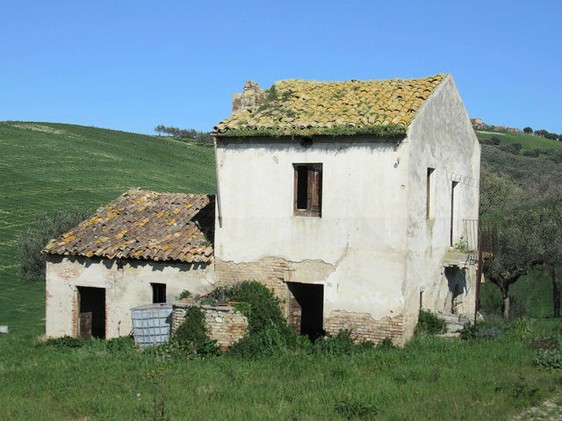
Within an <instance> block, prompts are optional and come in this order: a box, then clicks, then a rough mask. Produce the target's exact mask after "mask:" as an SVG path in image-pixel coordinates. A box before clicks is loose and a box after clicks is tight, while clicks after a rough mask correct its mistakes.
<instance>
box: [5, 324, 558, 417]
mask: <svg viewBox="0 0 562 421" xmlns="http://www.w3.org/2000/svg"><path fill="white" fill-rule="evenodd" d="M536 329H537V327H536V326H535V327H533V328H532V330H533V331H534V330H536ZM549 329H550V330H552V329H553V327H552V326H550V327H549ZM518 332H529V329H528V326H527V325H526V324H523V325H522V327H521V326H520V327H515V328H513V329H512V330H511V333H510V332H504V333H503V334H502V335H500V336H499V337H498V338H497V339H495V340H471V341H460V340H453V341H451V340H445V339H440V338H437V337H431V336H420V337H417V338H415V339H414V340H413V341H412V342H411V343H410V344H408V345H407V346H406V348H404V349H372V350H369V351H366V352H364V353H359V354H354V355H347V356H336V355H317V354H315V355H311V354H308V353H306V352H304V351H299V352H297V353H285V354H281V355H279V356H278V357H276V358H264V359H257V360H247V359H238V358H234V357H228V356H223V357H218V358H209V359H195V360H188V359H167V360H164V359H162V358H161V357H157V356H155V355H153V354H150V353H146V352H145V353H141V352H138V351H135V350H129V351H122V352H113V353H112V352H110V351H108V350H107V349H106V348H105V346H104V343H103V342H102V341H94V342H92V343H90V344H89V345H87V346H86V347H84V348H80V349H58V348H54V347H52V346H45V345H37V344H35V342H34V340H33V339H31V338H29V337H24V336H19V335H13V336H4V337H0V355H2V359H1V360H0V390H3V396H2V401H3V403H2V416H3V417H5V418H6V419H14V420H18V419H39V418H40V419H45V420H49V419H53V420H58V419H131V420H133V419H135V420H136V419H201V420H215V419H233V420H238V419H240V420H241V419H276V420H277V419H335V420H337V419H386V420H435V419H468V420H477V419H498V420H501V419H508V418H509V416H511V415H514V414H517V413H519V412H521V411H522V410H523V409H524V408H526V407H528V406H530V405H531V404H533V403H535V402H539V401H541V400H543V399H545V398H546V397H548V396H550V395H552V394H553V393H554V392H556V391H558V390H559V387H560V386H559V383H558V380H559V378H560V373H558V372H555V371H541V370H539V369H538V368H536V367H534V366H533V365H532V359H533V357H534V355H535V351H534V350H533V349H531V348H530V347H529V346H528V345H527V344H526V341H525V340H524V339H522V335H520V334H519V333H518ZM527 334H528V333H527Z"/></svg>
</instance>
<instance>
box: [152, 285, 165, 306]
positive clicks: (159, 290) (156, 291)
mask: <svg viewBox="0 0 562 421" xmlns="http://www.w3.org/2000/svg"><path fill="white" fill-rule="evenodd" d="M150 285H151V286H152V303H153V304H157V303H165V302H166V284H156V283H151V284H150Z"/></svg>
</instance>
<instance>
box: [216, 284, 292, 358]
mask: <svg viewBox="0 0 562 421" xmlns="http://www.w3.org/2000/svg"><path fill="white" fill-rule="evenodd" d="M212 294H214V296H215V297H218V296H219V295H220V296H221V297H222V298H224V299H230V300H234V301H238V302H239V303H240V304H238V305H237V306H236V308H237V309H238V310H239V311H241V312H242V314H244V315H245V316H246V317H247V318H248V333H247V334H246V336H245V337H244V338H242V339H241V340H240V341H238V342H237V343H236V344H234V345H233V346H232V348H231V352H232V353H233V354H236V355H241V356H253V355H271V354H272V353H278V352H282V351H284V350H288V349H295V348H297V346H298V345H299V343H300V342H299V335H298V334H297V333H296V332H295V331H294V330H293V329H292V328H291V326H289V324H288V323H287V320H286V319H285V317H284V316H283V313H282V312H281V308H280V307H279V299H278V298H277V297H276V296H275V295H274V294H273V292H271V291H270V290H269V289H267V287H266V286H265V285H263V284H260V283H259V282H256V281H245V282H241V283H240V284H238V285H236V286H234V287H232V288H229V289H226V290H219V291H216V290H215V292H213V293H212ZM212 294H209V295H212Z"/></svg>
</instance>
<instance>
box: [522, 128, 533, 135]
mask: <svg viewBox="0 0 562 421" xmlns="http://www.w3.org/2000/svg"><path fill="white" fill-rule="evenodd" d="M523 133H525V134H531V133H533V129H532V128H530V127H525V128H524V129H523Z"/></svg>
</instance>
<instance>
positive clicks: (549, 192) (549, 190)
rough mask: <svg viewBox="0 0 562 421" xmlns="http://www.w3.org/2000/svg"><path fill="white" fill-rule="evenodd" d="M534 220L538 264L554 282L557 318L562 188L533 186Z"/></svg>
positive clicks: (561, 247)
mask: <svg viewBox="0 0 562 421" xmlns="http://www.w3.org/2000/svg"><path fill="white" fill-rule="evenodd" d="M531 194H532V195H533V196H534V197H535V198H536V199H534V203H533V204H532V208H533V209H532V212H533V220H532V221H529V222H530V223H532V224H533V226H534V227H535V233H536V235H537V236H538V241H539V243H540V244H539V248H538V253H539V257H538V260H539V262H540V263H541V264H542V265H543V266H544V268H545V270H546V272H547V274H548V276H549V277H550V279H551V282H552V308H553V315H554V317H560V281H559V280H558V268H559V267H560V265H562V187H561V186H560V185H558V184H552V183H547V182H546V180H545V182H543V183H541V184H540V185H538V186H534V188H533V189H532V193H531Z"/></svg>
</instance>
